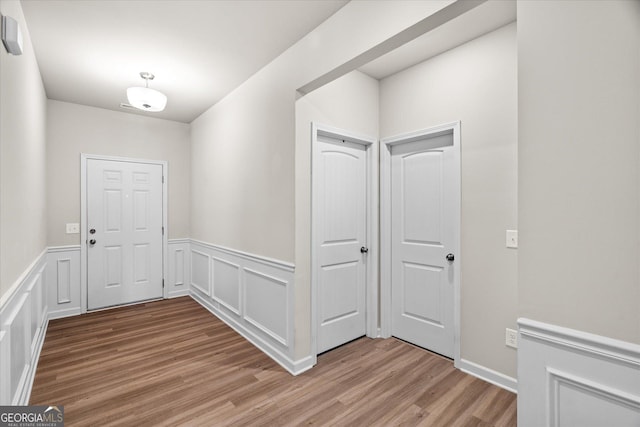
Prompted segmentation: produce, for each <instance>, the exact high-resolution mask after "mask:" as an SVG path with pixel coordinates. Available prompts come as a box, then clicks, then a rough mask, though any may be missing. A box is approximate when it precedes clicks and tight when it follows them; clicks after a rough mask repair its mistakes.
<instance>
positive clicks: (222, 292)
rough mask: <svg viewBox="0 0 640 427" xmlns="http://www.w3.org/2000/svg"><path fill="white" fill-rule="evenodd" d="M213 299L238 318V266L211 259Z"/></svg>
mask: <svg viewBox="0 0 640 427" xmlns="http://www.w3.org/2000/svg"><path fill="white" fill-rule="evenodd" d="M211 261H212V268H213V295H212V296H213V299H214V300H215V301H217V302H219V303H220V305H222V306H223V307H225V308H226V309H228V310H229V311H231V312H232V313H233V314H235V315H236V316H240V283H241V281H240V266H239V265H238V264H234V263H232V262H228V261H225V260H223V259H220V258H216V257H211Z"/></svg>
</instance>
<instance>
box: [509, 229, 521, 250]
mask: <svg viewBox="0 0 640 427" xmlns="http://www.w3.org/2000/svg"><path fill="white" fill-rule="evenodd" d="M507 247H508V248H517V247H518V230H507Z"/></svg>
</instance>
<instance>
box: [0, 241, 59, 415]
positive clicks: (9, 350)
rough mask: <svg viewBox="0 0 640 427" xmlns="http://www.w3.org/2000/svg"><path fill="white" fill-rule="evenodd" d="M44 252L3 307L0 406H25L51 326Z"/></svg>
mask: <svg viewBox="0 0 640 427" xmlns="http://www.w3.org/2000/svg"><path fill="white" fill-rule="evenodd" d="M46 264H47V252H46V250H45V251H43V252H42V253H41V254H40V255H39V256H38V257H37V258H36V260H35V261H34V262H33V263H32V264H31V265H30V266H29V267H28V268H27V270H25V272H24V273H23V274H22V275H21V276H20V278H19V279H18V281H17V282H16V283H15V284H14V285H13V286H12V287H11V291H10V292H8V293H7V294H6V295H5V296H4V297H3V303H2V305H1V306H0V378H2V381H0V405H26V404H28V403H29V397H30V396H31V387H32V384H33V379H34V377H35V373H36V368H37V366H38V358H39V357H40V351H41V349H42V345H43V343H44V338H45V334H46V330H47V325H48V315H47V284H46V274H45V267H46Z"/></svg>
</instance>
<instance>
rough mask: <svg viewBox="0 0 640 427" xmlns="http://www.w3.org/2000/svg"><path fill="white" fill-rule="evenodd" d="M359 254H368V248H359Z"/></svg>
mask: <svg viewBox="0 0 640 427" xmlns="http://www.w3.org/2000/svg"><path fill="white" fill-rule="evenodd" d="M360 252H361V253H363V254H366V253H367V252H369V248H365V247H364V246H363V247H361V248H360Z"/></svg>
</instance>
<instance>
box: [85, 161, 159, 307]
mask: <svg viewBox="0 0 640 427" xmlns="http://www.w3.org/2000/svg"><path fill="white" fill-rule="evenodd" d="M87 240H88V242H87V281H88V286H87V292H88V294H87V297H88V305H87V307H88V309H89V310H92V309H97V308H103V307H109V306H114V305H121V304H127V303H131V302H136V301H143V300H149V299H154V298H161V297H162V166H161V165H159V164H147V163H135V162H126V161H111V160H95V159H89V160H87Z"/></svg>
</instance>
